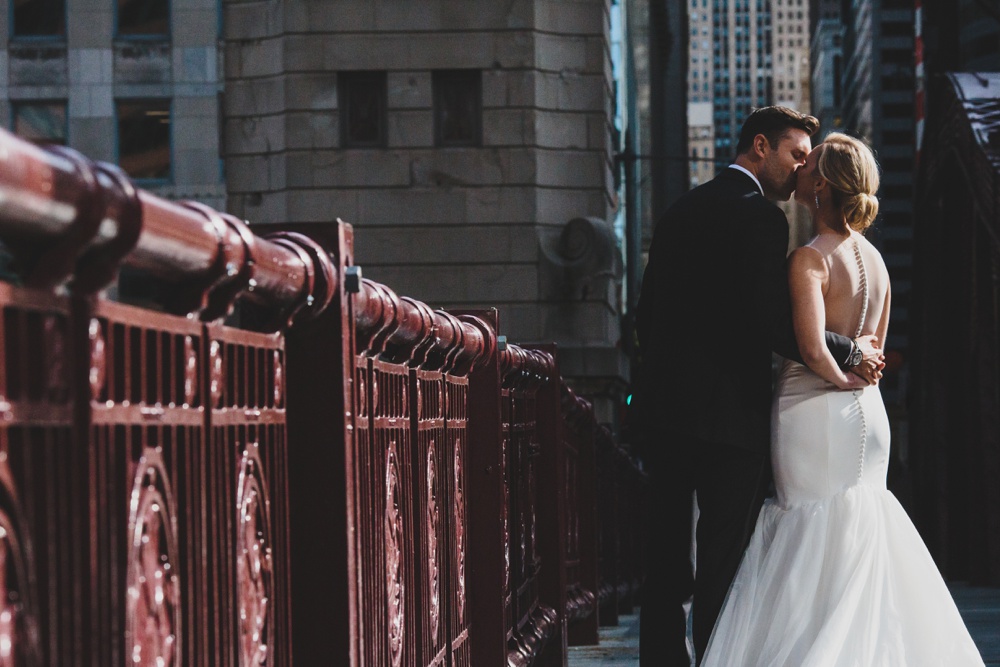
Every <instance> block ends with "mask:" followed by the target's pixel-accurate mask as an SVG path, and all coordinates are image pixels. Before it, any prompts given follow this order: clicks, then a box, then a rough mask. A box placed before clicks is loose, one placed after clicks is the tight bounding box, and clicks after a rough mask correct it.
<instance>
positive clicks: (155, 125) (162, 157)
mask: <svg viewBox="0 0 1000 667" xmlns="http://www.w3.org/2000/svg"><path fill="white" fill-rule="evenodd" d="M116 107H117V115H118V164H119V165H121V168H122V169H124V170H125V173H127V174H128V175H129V176H131V177H132V178H136V179H148V180H160V181H163V180H169V179H170V100H121V101H119V102H118V103H117V104H116Z"/></svg>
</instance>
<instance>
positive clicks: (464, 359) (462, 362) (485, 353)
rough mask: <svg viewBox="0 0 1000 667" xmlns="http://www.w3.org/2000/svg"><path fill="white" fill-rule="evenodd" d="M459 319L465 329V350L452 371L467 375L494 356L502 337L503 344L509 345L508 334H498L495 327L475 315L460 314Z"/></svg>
mask: <svg viewBox="0 0 1000 667" xmlns="http://www.w3.org/2000/svg"><path fill="white" fill-rule="evenodd" d="M458 319H459V321H460V322H461V323H462V326H463V328H464V329H465V341H466V344H465V350H464V351H463V353H462V355H461V357H460V358H459V359H457V361H456V364H455V367H454V368H453V369H452V373H454V374H456V375H466V374H468V373H471V372H472V371H473V369H475V368H477V367H481V366H484V365H485V364H486V363H487V361H489V360H490V359H492V358H493V355H495V354H496V353H497V352H498V350H499V348H500V339H501V338H502V339H503V345H504V347H505V348H506V346H507V337H506V336H497V335H496V332H494V331H493V327H491V326H490V325H489V324H487V323H486V322H485V321H483V320H481V319H480V318H478V317H476V316H474V315H459V316H458Z"/></svg>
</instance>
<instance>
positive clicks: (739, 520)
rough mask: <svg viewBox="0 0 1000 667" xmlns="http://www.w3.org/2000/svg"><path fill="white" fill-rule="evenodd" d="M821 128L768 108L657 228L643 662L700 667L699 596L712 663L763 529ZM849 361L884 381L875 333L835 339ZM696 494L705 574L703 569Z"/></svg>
mask: <svg viewBox="0 0 1000 667" xmlns="http://www.w3.org/2000/svg"><path fill="white" fill-rule="evenodd" d="M817 129H819V122H818V121H817V120H816V119H815V118H813V117H812V116H806V115H803V114H800V113H798V112H796V111H793V110H791V109H787V108H783V107H766V108H762V109H757V110H756V111H754V112H753V113H752V114H750V116H749V117H748V118H747V119H746V122H745V123H744V125H743V128H742V130H741V132H740V141H739V145H738V146H737V149H736V152H737V158H736V161H735V164H732V165H730V166H729V167H728V168H727V169H724V170H722V172H721V173H720V174H719V175H718V176H716V177H715V179H713V180H712V181H710V182H708V183H706V184H704V185H702V186H700V187H698V188H695V189H694V190H692V191H690V192H688V193H687V194H685V195H684V196H683V197H681V198H680V199H679V200H678V201H677V202H676V203H675V204H674V205H673V206H671V207H670V209H669V210H668V211H667V212H666V214H665V215H664V216H663V219H662V220H661V221H660V222H659V224H658V225H657V227H656V231H655V234H654V236H653V242H652V246H651V247H650V250H649V263H648V265H647V267H646V272H645V274H644V276H643V283H642V291H641V294H640V296H639V306H638V311H637V317H636V330H637V333H638V336H639V348H640V354H641V364H640V372H639V375H640V377H639V378H638V382H637V387H636V401H635V402H636V403H637V404H638V405H637V412H638V420H639V427H640V431H641V433H642V439H643V443H642V451H643V460H644V463H645V464H646V466H647V469H648V470H649V474H650V482H651V489H650V495H651V496H652V505H651V507H650V511H651V518H652V523H651V524H650V528H651V530H650V545H649V547H650V550H649V552H648V555H647V563H649V565H648V567H647V570H648V573H647V579H646V584H645V587H644V589H643V596H642V612H641V619H640V664H641V665H642V667H674V666H677V667H681V666H683V667H688V666H689V665H690V659H689V657H688V653H687V648H686V643H685V635H686V632H685V630H686V628H685V616H684V610H683V606H682V605H683V604H684V603H685V601H686V600H688V598H690V597H691V596H692V594H693V596H694V602H693V611H692V614H693V619H692V620H693V630H694V647H695V654H696V656H697V658H698V660H699V661H700V659H701V657H702V654H703V653H704V651H705V647H706V645H707V644H708V640H709V637H710V635H711V632H712V627H713V626H714V624H715V620H716V618H717V617H718V615H719V612H720V610H721V609H722V604H723V602H724V600H725V597H726V593H727V591H728V589H729V585H730V582H731V581H732V579H733V577H734V576H735V574H736V570H737V568H738V566H739V563H740V559H741V557H742V555H743V551H744V549H745V548H746V545H747V543H748V542H749V539H750V535H751V533H752V532H753V528H754V523H755V522H756V519H757V514H758V512H759V511H760V507H761V504H762V503H763V500H764V495H765V491H766V488H767V484H768V481H769V478H770V464H769V461H768V449H769V441H770V409H771V351H772V350H773V351H775V352H777V353H778V354H780V355H782V356H784V357H787V358H790V359H796V360H799V361H801V358H800V357H799V353H798V349H797V345H796V343H795V337H794V334H793V331H792V321H791V306H790V302H789V297H788V286H787V282H786V274H785V268H786V267H785V253H786V250H787V247H788V221H787V220H786V219H785V215H784V213H782V211H781V209H779V208H778V207H777V206H775V205H774V204H772V203H771V202H772V201H787V200H788V198H789V197H790V196H791V194H792V192H793V191H794V189H795V181H796V173H797V171H798V169H799V167H801V166H803V165H804V164H805V161H806V156H807V155H808V154H809V151H810V149H811V143H810V137H811V136H812V135H813V134H814V133H815V132H816V130H817ZM827 345H828V347H829V348H830V351H831V352H832V353H833V356H834V358H835V359H838V360H840V361H841V362H842V366H843V367H844V368H845V369H846V368H851V369H852V370H854V372H856V373H857V374H859V375H860V376H861V377H863V378H864V379H866V380H867V381H868V382H870V383H874V382H876V381H877V380H878V379H879V377H881V373H880V369H881V363H880V350H878V349H877V341H876V340H875V339H874V337H864V338H862V339H857V340H852V339H850V338H846V337H844V336H840V335H837V334H833V333H827ZM693 491H697V501H698V507H699V512H700V513H699V518H698V524H697V568H696V573H697V574H695V572H692V568H691V560H690V553H691V533H692V492H693Z"/></svg>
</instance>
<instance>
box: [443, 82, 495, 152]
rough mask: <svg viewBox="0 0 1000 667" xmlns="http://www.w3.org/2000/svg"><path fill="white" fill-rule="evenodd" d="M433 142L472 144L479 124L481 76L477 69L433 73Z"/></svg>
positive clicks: (476, 139) (480, 117) (481, 107)
mask: <svg viewBox="0 0 1000 667" xmlns="http://www.w3.org/2000/svg"><path fill="white" fill-rule="evenodd" d="M433 86H434V143H435V144H436V145H438V146H476V145H478V144H479V143H480V135H481V127H482V116H483V106H482V93H481V89H482V76H481V75H480V72H479V70H446V71H439V72H434V76H433Z"/></svg>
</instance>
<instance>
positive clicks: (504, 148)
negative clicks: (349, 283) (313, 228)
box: [222, 0, 627, 419]
mask: <svg viewBox="0 0 1000 667" xmlns="http://www.w3.org/2000/svg"><path fill="white" fill-rule="evenodd" d="M222 7H223V21H224V25H225V39H226V50H225V57H226V72H225V73H226V77H225V78H226V92H225V114H224V115H225V128H224V134H225V148H226V164H225V166H226V173H227V176H228V177H227V186H228V194H229V200H228V202H229V209H230V211H232V212H234V213H236V214H238V215H241V216H244V217H246V218H248V219H250V220H251V221H259V222H260V223H265V222H275V223H314V224H316V225H322V224H324V223H328V222H330V221H331V220H333V219H335V218H337V217H340V218H342V219H344V220H346V221H348V222H351V223H352V224H354V226H355V233H356V248H357V256H356V261H357V262H358V263H359V264H360V265H362V267H363V271H364V275H365V276H366V277H370V278H372V279H375V280H378V281H380V282H384V283H386V284H388V285H390V286H392V287H393V288H395V289H397V290H399V291H400V292H401V293H403V294H406V295H410V296H413V297H416V298H419V299H422V300H424V301H426V302H428V303H430V304H432V305H434V306H441V307H450V308H473V307H482V306H497V307H498V308H499V310H500V317H501V329H502V333H505V334H507V335H508V336H509V337H510V338H511V339H512V340H517V341H532V340H554V341H556V342H558V343H559V344H560V354H561V363H562V367H563V371H562V372H563V374H564V375H565V376H567V377H570V378H575V379H576V381H577V383H578V384H583V385H584V386H583V387H581V388H582V389H583V390H584V391H590V392H595V393H598V394H601V393H605V394H608V393H609V392H610V393H614V392H615V391H620V388H621V387H623V381H624V380H625V378H626V377H627V365H626V360H625V357H624V355H623V353H622V351H621V346H620V341H619V338H620V335H621V334H620V317H621V312H622V309H621V303H620V299H621V297H620V294H621V254H620V250H619V248H618V247H617V245H616V242H615V239H614V236H613V234H612V232H611V221H612V218H613V216H614V214H615V211H616V207H617V206H618V201H617V196H616V194H615V192H616V188H615V184H614V168H615V162H614V159H615V152H616V146H615V144H614V140H613V132H612V129H613V128H612V116H613V109H612V105H613V103H614V95H613V90H614V84H613V81H612V73H611V61H610V55H609V44H610V39H609V0H574V1H573V2H565V1H553V0H514V1H513V2H504V3H469V2H459V1H457V0H435V1H429V2H422V3H394V2H386V1H382V0H373V1H370V2H356V1H348V0H332V1H326V2H316V1H308V0H286V1H284V2H277V1H262V2H237V1H235V0H226V1H224V2H223V3H222ZM588 383H589V386H587V385H588ZM615 387H618V388H619V389H617V390H616V389H614V388H615ZM609 409H610V408H609ZM601 418H602V419H608V418H609V417H608V415H601Z"/></svg>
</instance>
